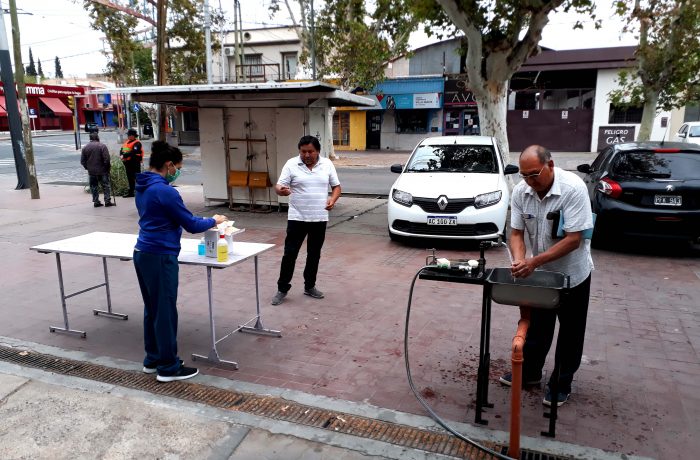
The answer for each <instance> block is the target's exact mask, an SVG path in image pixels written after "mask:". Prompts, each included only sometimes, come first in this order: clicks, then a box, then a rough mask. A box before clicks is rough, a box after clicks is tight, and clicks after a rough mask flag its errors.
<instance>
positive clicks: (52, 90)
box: [0, 83, 83, 98]
mask: <svg viewBox="0 0 700 460" xmlns="http://www.w3.org/2000/svg"><path fill="white" fill-rule="evenodd" d="M25 89H26V92H27V94H28V95H31V96H49V97H59V98H60V97H65V96H80V95H81V94H83V88H80V87H77V86H53V85H34V84H31V83H27V85H26V86H25ZM0 94H5V89H4V88H3V87H2V86H0Z"/></svg>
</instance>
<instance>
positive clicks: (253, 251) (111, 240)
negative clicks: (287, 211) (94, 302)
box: [30, 232, 282, 369]
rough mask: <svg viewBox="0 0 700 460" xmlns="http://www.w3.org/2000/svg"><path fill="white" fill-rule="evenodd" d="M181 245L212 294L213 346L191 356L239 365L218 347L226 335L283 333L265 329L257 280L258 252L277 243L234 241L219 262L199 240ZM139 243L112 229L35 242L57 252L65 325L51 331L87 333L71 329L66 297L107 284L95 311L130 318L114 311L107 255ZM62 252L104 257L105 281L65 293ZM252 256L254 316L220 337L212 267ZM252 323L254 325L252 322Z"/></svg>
mask: <svg viewBox="0 0 700 460" xmlns="http://www.w3.org/2000/svg"><path fill="white" fill-rule="evenodd" d="M180 244H181V246H182V249H181V250H180V255H179V256H178V262H179V263H180V264H183V265H200V266H204V267H206V268H207V291H208V294H209V325H210V328H211V331H210V334H211V350H210V351H209V354H208V355H207V356H204V355H199V354H194V353H193V354H192V360H195V361H196V360H200V361H206V362H209V363H211V364H214V365H216V366H220V367H227V368H232V369H238V363H236V362H235V361H227V360H223V359H221V358H220V357H219V352H218V351H217V349H216V344H218V343H219V342H221V341H222V340H224V339H226V338H227V337H229V336H230V335H232V334H233V333H235V332H239V331H240V332H248V333H252V334H260V335H267V336H272V337H282V334H281V333H280V331H276V330H272V329H266V328H265V327H264V326H263V323H262V315H261V314H260V287H259V282H258V255H260V254H262V253H263V252H266V251H269V250H270V249H272V248H273V247H274V246H275V245H274V244H263V243H243V242H235V243H234V245H233V251H232V253H230V254H229V257H228V261H226V262H218V261H217V260H216V259H215V258H211V257H206V256H201V255H199V254H198V253H197V246H198V244H199V240H195V239H188V238H183V239H182V240H180ZM135 245H136V235H131V234H126V233H110V232H93V233H88V234H85V235H81V236H76V237H74V238H67V239H64V240H58V241H53V242H51V243H46V244H41V245H38V246H32V247H31V248H30V249H31V250H33V251H37V252H39V253H42V254H56V266H57V268H58V285H59V289H60V295H61V307H62V309H63V323H64V327H59V326H51V327H49V331H51V332H60V333H64V334H71V335H78V336H80V337H82V338H85V337H86V335H87V334H86V332H85V331H79V330H74V329H71V328H70V326H69V324H68V310H67V308H66V300H67V299H69V298H71V297H75V296H77V295H79V294H83V293H85V292H88V291H91V290H93V289H97V288H100V287H103V286H104V288H105V291H106V294H107V310H106V311H105V310H99V309H94V310H93V313H94V314H95V315H101V316H107V317H110V318H116V319H123V320H127V319H128V318H129V316H128V315H126V314H124V313H115V312H113V311H112V299H111V295H110V291H109V272H108V269H107V259H119V260H125V261H129V260H132V259H133V258H134V246H135ZM61 254H72V255H79V256H91V257H101V258H102V267H103V271H104V279H105V281H104V283H100V284H97V285H95V286H92V287H89V288H86V289H83V290H80V291H77V292H74V293H72V294H68V295H66V293H65V289H64V286H63V270H62V268H61ZM251 257H252V258H253V261H254V264H255V305H256V310H255V311H256V314H255V316H254V317H253V318H252V319H250V320H249V321H247V322H246V323H244V324H241V325H239V326H238V328H236V329H235V330H233V331H231V332H229V333H228V334H226V335H225V336H223V337H221V338H219V339H217V338H216V330H215V322H214V305H213V294H212V290H213V289H212V268H219V269H223V268H228V267H230V266H232V265H236V264H239V263H241V262H243V261H246V260H248V259H250V258H251ZM251 324H252V325H251Z"/></svg>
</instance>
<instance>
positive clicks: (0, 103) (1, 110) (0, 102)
mask: <svg viewBox="0 0 700 460" xmlns="http://www.w3.org/2000/svg"><path fill="white" fill-rule="evenodd" d="M0 116H3V117H6V116H7V110H5V96H0Z"/></svg>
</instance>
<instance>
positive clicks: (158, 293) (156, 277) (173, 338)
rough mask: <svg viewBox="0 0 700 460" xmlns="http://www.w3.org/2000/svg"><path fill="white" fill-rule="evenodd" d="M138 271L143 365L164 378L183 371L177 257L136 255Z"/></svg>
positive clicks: (140, 252) (135, 265)
mask: <svg viewBox="0 0 700 460" xmlns="http://www.w3.org/2000/svg"><path fill="white" fill-rule="evenodd" d="M134 267H135V268H136V277H137V278H138V280H139V287H140V288H141V296H142V297H143V342H144V346H145V349H146V357H145V358H144V360H143V365H144V366H147V367H153V366H154V365H155V366H157V368H158V374H160V375H172V374H174V373H175V372H177V371H178V370H179V369H180V365H181V364H180V358H179V357H178V356H177V286H178V276H179V265H178V263H177V256H171V255H164V254H152V253H148V252H143V251H134Z"/></svg>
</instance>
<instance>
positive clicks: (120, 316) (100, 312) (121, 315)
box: [92, 257, 129, 320]
mask: <svg viewBox="0 0 700 460" xmlns="http://www.w3.org/2000/svg"><path fill="white" fill-rule="evenodd" d="M102 268H103V270H104V274H105V290H106V291H107V311H104V310H97V309H94V310H92V312H93V313H94V314H95V315H96V316H97V315H101V316H106V317H108V318H115V319H123V320H127V319H129V315H127V314H124V313H115V312H113V311H112V296H111V295H110V292H109V274H108V272H107V258H106V257H103V258H102Z"/></svg>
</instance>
